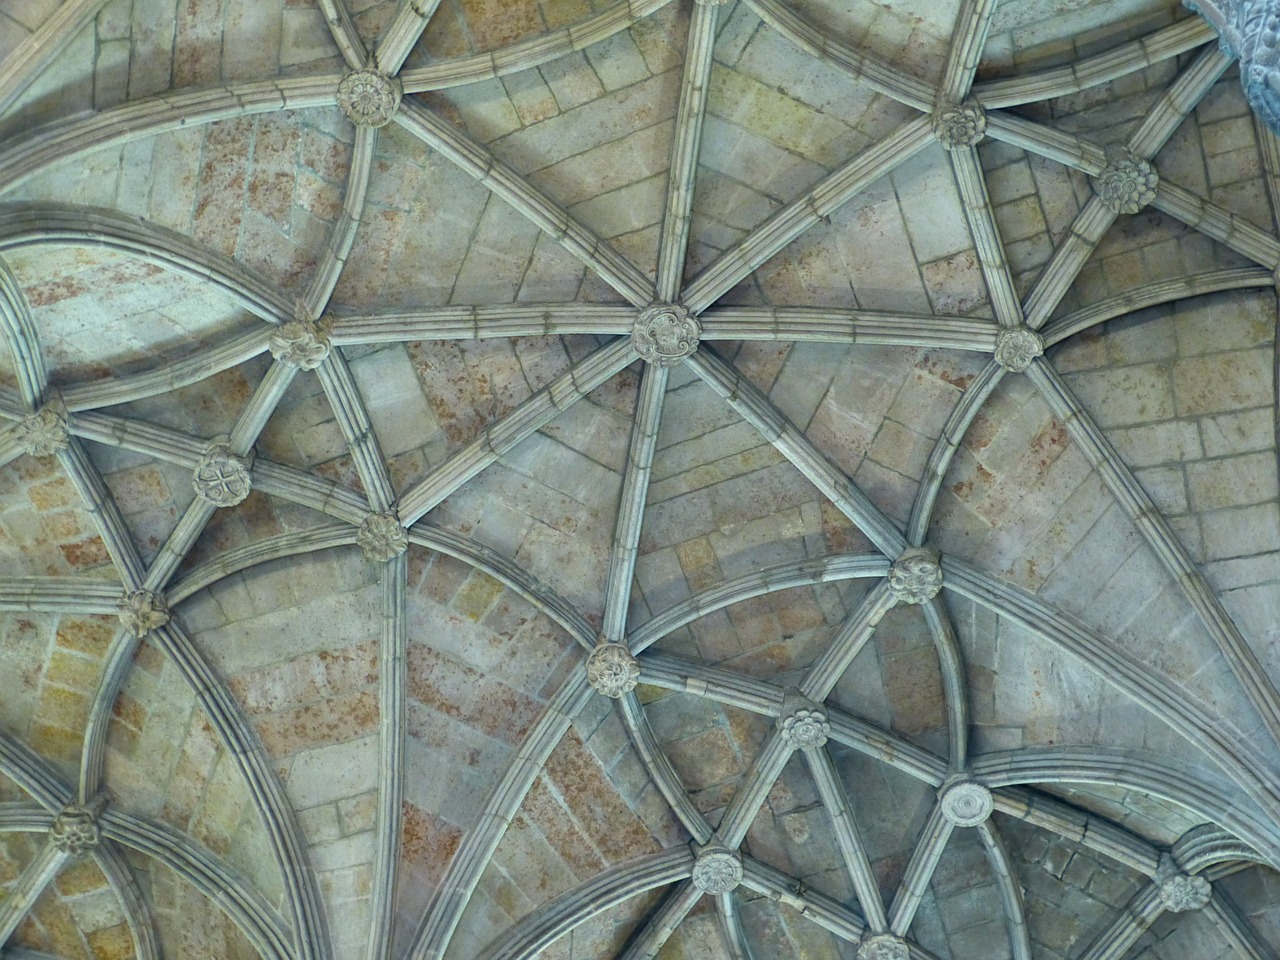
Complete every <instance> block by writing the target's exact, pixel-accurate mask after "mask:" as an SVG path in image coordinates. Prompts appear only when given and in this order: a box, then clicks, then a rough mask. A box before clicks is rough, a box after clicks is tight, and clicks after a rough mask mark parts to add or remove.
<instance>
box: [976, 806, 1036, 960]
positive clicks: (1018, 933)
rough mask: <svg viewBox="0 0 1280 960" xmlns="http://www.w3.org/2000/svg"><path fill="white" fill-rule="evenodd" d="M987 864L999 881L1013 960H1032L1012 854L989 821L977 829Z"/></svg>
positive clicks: (1020, 888) (1029, 936)
mask: <svg viewBox="0 0 1280 960" xmlns="http://www.w3.org/2000/svg"><path fill="white" fill-rule="evenodd" d="M977 830H978V838H979V839H980V840H981V841H982V849H983V852H984V853H986V855H987V864H988V866H990V867H991V872H992V873H993V874H994V875H995V878H996V889H997V890H998V891H999V892H1000V903H1001V904H1002V905H1003V906H1004V918H1005V925H1006V926H1007V927H1008V930H1009V951H1010V953H1012V954H1013V960H1032V953H1031V933H1030V931H1029V929H1028V928H1027V912H1026V909H1025V906H1024V904H1023V902H1022V884H1021V883H1020V882H1019V879H1018V874H1017V871H1016V869H1015V868H1014V866H1013V861H1012V860H1010V858H1009V850H1008V848H1007V847H1006V846H1005V843H1004V840H1003V839H1002V838H1001V836H1000V831H999V830H998V829H996V826H995V824H994V823H993V822H992V821H991V820H988V821H987V822H986V823H980V824H978V827H977Z"/></svg>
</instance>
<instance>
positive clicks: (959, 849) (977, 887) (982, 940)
mask: <svg viewBox="0 0 1280 960" xmlns="http://www.w3.org/2000/svg"><path fill="white" fill-rule="evenodd" d="M998 883H999V881H998V879H997V875H996V873H995V872H994V871H993V870H992V868H991V863H990V861H989V860H988V857H987V853H986V850H985V848H984V846H983V843H982V841H981V840H980V839H979V837H978V834H977V831H976V830H974V829H968V828H961V829H958V830H955V831H954V832H953V833H952V834H951V837H950V839H948V840H947V845H946V847H945V849H943V851H942V857H941V858H940V859H939V861H938V869H937V871H936V872H935V873H934V875H933V879H932V880H931V881H930V882H929V893H928V895H927V896H926V898H925V902H924V903H922V904H921V905H920V915H919V916H918V917H917V919H916V921H915V923H914V924H912V927H911V932H912V934H913V935H914V936H915V937H917V938H918V939H919V941H920V943H921V944H922V945H926V946H929V947H932V949H933V950H934V952H935V953H937V954H938V956H939V957H954V958H955V960H963V958H965V957H972V956H975V955H978V956H983V957H990V958H991V960H1009V958H1011V957H1013V956H1014V954H1013V945H1012V944H1011V943H1010V942H1009V931H1008V928H1007V926H1006V924H1005V919H1004V906H1003V904H1002V902H1001V899H1000V889H999V886H998ZM935 925H936V926H935ZM931 927H934V929H930V928H931Z"/></svg>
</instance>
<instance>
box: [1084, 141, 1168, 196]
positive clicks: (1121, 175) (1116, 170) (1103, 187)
mask: <svg viewBox="0 0 1280 960" xmlns="http://www.w3.org/2000/svg"><path fill="white" fill-rule="evenodd" d="M1159 186H1160V175H1159V174H1158V173H1156V168H1155V167H1153V166H1152V165H1151V163H1150V162H1149V161H1147V160H1143V159H1142V158H1141V157H1139V156H1138V155H1137V154H1136V153H1134V152H1133V151H1132V150H1130V149H1129V148H1128V147H1124V146H1121V145H1120V144H1116V143H1113V144H1111V146H1109V147H1107V165H1106V166H1105V167H1104V168H1103V170H1102V173H1100V174H1098V176H1097V177H1095V178H1094V181H1093V189H1094V191H1095V192H1096V193H1097V194H1098V198H1099V199H1100V200H1102V202H1103V203H1105V204H1106V205H1107V206H1108V207H1110V208H1111V209H1112V210H1114V211H1115V212H1116V213H1137V212H1138V211H1139V210H1141V209H1142V208H1143V207H1145V206H1146V205H1147V204H1149V203H1150V202H1151V201H1152V200H1154V199H1155V198H1156V190H1157V189H1158V188H1159Z"/></svg>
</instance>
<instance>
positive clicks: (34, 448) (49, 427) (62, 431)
mask: <svg viewBox="0 0 1280 960" xmlns="http://www.w3.org/2000/svg"><path fill="white" fill-rule="evenodd" d="M14 439H15V440H17V443H18V447H19V448H20V449H21V450H22V452H23V453H25V454H27V455H28V456H32V457H51V456H53V455H54V454H55V453H57V452H58V451H59V450H65V449H66V448H67V444H68V443H69V442H70V441H69V439H68V438H67V412H66V410H65V409H64V408H63V406H62V403H61V402H60V401H58V400H51V401H50V402H49V403H46V404H45V405H44V406H43V407H42V408H41V409H40V411H39V412H37V413H33V414H32V415H31V416H29V417H27V418H26V419H25V420H20V421H18V425H17V426H16V427H14Z"/></svg>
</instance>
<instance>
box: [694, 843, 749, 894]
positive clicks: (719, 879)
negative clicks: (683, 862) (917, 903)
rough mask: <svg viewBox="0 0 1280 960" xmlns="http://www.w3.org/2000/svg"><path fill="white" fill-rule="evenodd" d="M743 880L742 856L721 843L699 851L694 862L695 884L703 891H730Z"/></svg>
mask: <svg viewBox="0 0 1280 960" xmlns="http://www.w3.org/2000/svg"><path fill="white" fill-rule="evenodd" d="M741 882H742V857H741V856H740V855H739V854H738V853H737V852H736V851H734V850H730V849H729V848H728V847H723V846H720V845H719V844H715V843H712V844H708V845H707V846H705V847H703V848H702V849H701V850H699V851H698V855H697V859H696V860H695V861H694V863H693V885H694V886H695V887H697V888H698V889H699V890H701V891H702V892H703V893H710V894H721V893H728V892H729V891H730V890H732V889H733V888H734V887H736V886H737V885H738V884H739V883H741Z"/></svg>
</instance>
